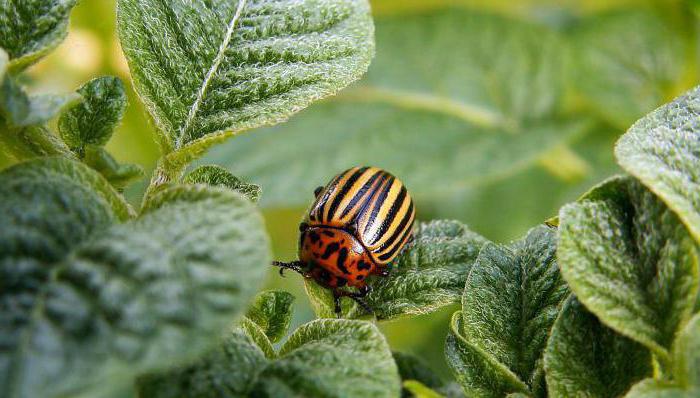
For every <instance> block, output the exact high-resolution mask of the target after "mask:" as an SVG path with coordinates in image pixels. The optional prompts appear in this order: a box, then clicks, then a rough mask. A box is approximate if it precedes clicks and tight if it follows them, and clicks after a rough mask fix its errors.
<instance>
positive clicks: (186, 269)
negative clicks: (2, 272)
mask: <svg viewBox="0 0 700 398" xmlns="http://www.w3.org/2000/svg"><path fill="white" fill-rule="evenodd" d="M82 167H85V166H82ZM11 170H12V169H11ZM92 173H94V172H92ZM13 178H14V179H15V181H19V182H21V183H24V182H26V180H27V178H26V177H25V178H24V179H21V178H18V177H16V176H13ZM19 182H18V184H19ZM5 185H6V184H3V186H5ZM71 188H72V187H71V186H65V187H64V188H63V189H64V190H63V191H59V193H58V194H61V195H63V196H65V197H66V198H71V196H70V193H72V191H71V190H70V189H71ZM20 192H22V191H20ZM27 192H32V191H26V192H24V194H25V195H28V194H29V193H27ZM67 192H69V193H67ZM76 193H80V191H78V190H76ZM159 195H160V196H159V197H158V198H157V199H159V200H158V201H154V202H153V203H154V205H153V206H152V207H150V208H149V209H147V211H145V212H144V213H143V214H142V215H141V216H140V217H139V218H137V219H134V220H131V221H128V222H126V223H123V224H113V225H111V226H109V227H106V228H103V229H101V230H100V231H99V233H92V234H90V236H89V237H86V238H84V239H83V240H82V241H80V242H73V245H74V246H73V247H71V248H70V250H64V251H63V252H62V253H61V254H62V256H61V258H58V259H56V261H55V262H52V263H51V264H50V265H51V267H50V268H49V269H47V270H46V271H45V272H46V273H47V274H48V276H46V277H44V278H42V279H41V280H40V281H38V283H32V281H31V280H30V279H28V278H25V279H17V278H18V277H19V276H20V275H19V274H18V273H19V272H21V271H23V270H28V268H27V266H28V265H31V263H29V264H27V263H26V262H25V261H23V260H22V257H20V258H19V259H15V257H17V256H16V255H14V254H13V251H8V252H7V255H6V256H4V258H3V263H5V264H6V269H7V272H8V274H9V277H11V278H14V279H17V280H18V281H20V282H19V283H20V285H19V286H18V287H17V288H16V289H15V290H17V291H18V293H22V294H23V297H22V303H29V305H25V306H18V305H16V304H15V305H13V303H14V302H16V301H17V300H13V299H12V296H8V295H9V294H12V293H14V292H12V291H10V292H6V291H3V294H2V299H3V302H7V303H8V305H10V307H9V308H10V311H8V312H5V311H3V315H4V316H3V318H2V324H0V330H1V331H2V335H3V342H6V341H9V344H7V345H3V347H2V352H1V354H2V357H1V358H0V363H2V364H3V369H2V370H3V372H2V377H3V378H4V379H5V383H3V384H2V386H3V387H2V388H3V389H4V390H3V394H2V395H3V396H7V397H10V398H14V397H25V396H31V397H37V396H41V397H53V396H66V395H76V394H80V393H83V394H88V395H98V394H100V393H104V392H106V391H110V390H112V389H119V388H121V387H124V386H128V385H129V384H130V383H131V382H132V378H133V377H134V376H135V375H137V374H139V373H141V372H147V371H151V370H153V369H158V368H161V367H163V366H168V365H172V364H173V363H177V362H179V361H184V360H188V359H191V358H193V357H195V356H197V355H201V354H203V353H204V352H205V351H207V350H208V349H209V348H210V346H211V344H212V340H215V339H216V338H217V337H218V336H219V335H220V333H221V331H222V329H223V328H224V327H225V326H226V324H227V323H228V322H230V321H231V319H235V318H236V316H238V315H239V314H241V313H242V312H243V310H244V309H245V306H246V305H247V303H248V301H249V300H250V299H251V298H252V297H253V295H254V294H255V291H256V289H257V287H258V286H259V285H260V283H261V282H262V280H263V278H264V276H265V273H266V272H265V271H266V270H267V264H268V263H269V261H270V254H269V247H268V245H269V244H268V241H267V237H266V235H265V232H264V227H263V222H262V217H261V216H260V214H259V213H258V212H257V211H256V210H255V208H254V206H253V205H252V204H251V203H250V202H249V201H247V200H246V199H244V198H243V197H242V196H240V195H238V194H236V193H233V192H230V191H226V190H221V189H213V188H210V189H202V188H201V187H174V188H171V189H170V190H167V191H164V192H162V193H161V194H159ZM163 196H167V201H166V200H164V199H165V198H163ZM59 198H60V196H59ZM87 198H88V199H89V198H90V197H89V196H88V197H87ZM12 203H15V202H12ZM78 203H79V204H82V203H83V202H82V201H80V202H78ZM88 203H90V202H88ZM155 203H157V206H156V205H155ZM61 204H63V203H61ZM69 204H70V203H65V204H64V206H65V205H69ZM14 206H17V205H16V204H15V205H14ZM92 206H93V207H94V205H92ZM88 209H90V207H88ZM8 211H9V215H7V216H9V217H12V214H18V210H15V209H13V208H12V207H10V208H9V209H8ZM86 211H87V210H86ZM19 214H22V213H21V212H19ZM30 214H31V213H30ZM15 217H16V216H15ZM47 218H49V217H47ZM25 224H26V223H25ZM22 225H24V224H20V225H19V226H18V227H12V228H10V229H9V232H10V233H15V234H20V233H21V232H22V230H20V228H21V227H22ZM39 225H41V224H39ZM50 232H51V233H52V234H53V233H61V230H56V231H50ZM25 233H26V232H25ZM66 237H67V238H69V237H71V235H70V233H66ZM24 239H25V240H26V242H27V243H25V247H26V248H25V249H24V250H31V251H30V253H33V256H34V257H37V258H42V256H44V255H48V254H49V252H48V249H47V248H45V247H46V246H49V247H50V245H51V244H53V243H54V242H53V241H52V240H51V239H48V238H47V237H46V236H42V235H41V234H36V235H31V236H28V237H25V238H24ZM53 239H56V238H53ZM13 242H14V241H13V240H12V237H10V239H8V240H3V241H2V245H3V246H6V247H8V248H10V249H11V248H12V247H16V246H17V244H16V243H13ZM19 249H20V250H21V249H22V248H21V247H20V248H19ZM15 250H17V249H15ZM45 251H46V254H44V253H45ZM25 257H26V256H25ZM3 280H5V278H3ZM24 284H27V285H24ZM14 294H17V293H14ZM6 336H7V337H6ZM12 336H20V337H21V343H20V342H19V341H17V340H16V338H15V342H12V341H11V340H9V337H12ZM3 344H4V343H3Z"/></svg>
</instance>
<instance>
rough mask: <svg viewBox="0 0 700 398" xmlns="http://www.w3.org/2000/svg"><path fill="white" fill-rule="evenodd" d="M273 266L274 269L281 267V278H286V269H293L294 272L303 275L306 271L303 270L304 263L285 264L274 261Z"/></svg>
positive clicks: (292, 262) (291, 262)
mask: <svg viewBox="0 0 700 398" xmlns="http://www.w3.org/2000/svg"><path fill="white" fill-rule="evenodd" d="M272 265H273V266H274V267H280V276H282V277H284V270H285V269H291V270H292V271H294V272H298V273H300V274H301V275H304V270H303V269H302V265H303V263H302V262H301V261H290V262H288V263H285V262H283V261H273V262H272Z"/></svg>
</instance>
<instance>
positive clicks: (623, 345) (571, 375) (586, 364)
mask: <svg viewBox="0 0 700 398" xmlns="http://www.w3.org/2000/svg"><path fill="white" fill-rule="evenodd" d="M544 360H545V369H546V374H547V386H548V388H549V395H550V396H551V397H579V396H580V397H591V398H615V397H619V396H620V395H622V394H624V393H625V392H626V391H627V390H628V389H629V388H630V386H632V384H633V383H635V382H637V381H638V380H641V379H642V378H644V377H646V376H649V375H650V374H651V371H652V369H651V355H650V354H649V351H648V350H647V349H645V348H644V346H642V345H640V344H638V343H636V342H634V341H633V340H630V339H628V338H626V337H624V336H622V335H619V334H617V333H615V331H613V330H612V329H610V328H608V327H606V326H605V325H603V324H602V323H601V322H600V321H599V320H598V319H597V318H596V317H595V316H594V315H593V314H591V313H590V312H588V311H587V310H586V309H585V307H584V306H583V305H582V304H581V303H580V302H579V301H578V300H577V299H576V298H575V297H574V296H571V297H570V298H569V299H567V300H566V302H565V303H564V307H563V308H562V310H561V313H560V314H559V317H558V318H557V320H556V322H555V323H554V327H553V328H552V335H551V337H550V338H549V342H548V343H547V350H546V352H545V357H544Z"/></svg>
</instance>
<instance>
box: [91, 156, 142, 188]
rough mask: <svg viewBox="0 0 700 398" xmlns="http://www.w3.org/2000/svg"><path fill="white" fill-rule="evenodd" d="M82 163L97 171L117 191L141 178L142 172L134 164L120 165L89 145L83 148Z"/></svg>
mask: <svg viewBox="0 0 700 398" xmlns="http://www.w3.org/2000/svg"><path fill="white" fill-rule="evenodd" d="M84 152H85V157H84V158H83V162H85V164H87V165H88V166H90V167H92V168H93V169H95V170H97V171H98V172H99V173H100V174H102V176H103V177H104V178H105V179H107V181H109V183H110V184H112V186H114V187H115V188H117V189H124V188H125V187H126V186H127V185H129V184H130V183H132V182H134V180H136V179H139V178H141V177H143V175H144V171H143V168H141V166H139V165H136V164H121V163H119V162H117V161H116V159H114V158H113V157H112V155H110V154H109V152H107V151H106V150H105V149H104V148H102V147H99V146H93V145H89V146H87V147H85V151H84Z"/></svg>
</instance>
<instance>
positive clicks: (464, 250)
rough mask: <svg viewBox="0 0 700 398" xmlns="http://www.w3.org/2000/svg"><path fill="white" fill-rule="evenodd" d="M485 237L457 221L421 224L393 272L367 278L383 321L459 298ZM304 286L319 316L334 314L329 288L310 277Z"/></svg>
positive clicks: (352, 309)
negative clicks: (384, 275) (383, 275)
mask: <svg viewBox="0 0 700 398" xmlns="http://www.w3.org/2000/svg"><path fill="white" fill-rule="evenodd" d="M486 242H487V240H486V239H485V238H483V237H481V236H480V235H478V234H476V233H474V232H472V231H470V230H469V229H468V228H467V227H466V226H464V225H463V224H461V223H459V222H457V221H444V220H443V221H432V222H429V223H420V224H418V225H417V226H416V228H415V230H414V240H413V243H411V244H410V245H408V246H406V248H405V249H404V250H403V252H402V253H401V254H399V256H398V257H397V258H396V260H394V262H393V263H392V265H391V267H392V269H391V273H390V275H389V276H388V277H373V278H370V279H369V280H368V285H369V286H371V287H372V292H371V293H370V294H369V295H368V296H367V297H366V299H365V301H366V302H367V304H368V305H369V306H370V307H371V308H372V309H373V311H374V316H375V317H376V318H377V319H378V320H388V319H395V318H399V317H403V316H408V315H418V314H425V313H429V312H433V311H435V310H437V309H439V308H442V307H445V306H447V305H450V304H454V303H458V302H459V300H460V298H461V296H462V291H463V290H464V283H465V281H466V280H467V275H468V274H469V270H470V269H471V267H472V264H473V263H474V261H475V260H476V256H477V255H478V253H479V249H480V248H481V246H483V245H484V244H485V243H486ZM305 286H306V291H307V293H308V295H309V298H310V300H311V303H312V306H313V307H314V310H315V311H316V314H317V316H319V317H325V318H334V317H335V316H336V315H335V312H334V303H333V296H332V294H331V293H330V291H329V290H328V289H325V288H323V287H321V286H319V285H318V284H317V283H316V282H314V281H313V280H310V279H307V280H305ZM341 304H342V310H343V312H342V314H343V316H344V317H348V318H355V317H362V316H366V315H368V314H365V313H364V311H362V310H361V309H360V308H358V306H357V304H355V303H354V302H352V301H351V300H349V299H344V300H342V303H341Z"/></svg>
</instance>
